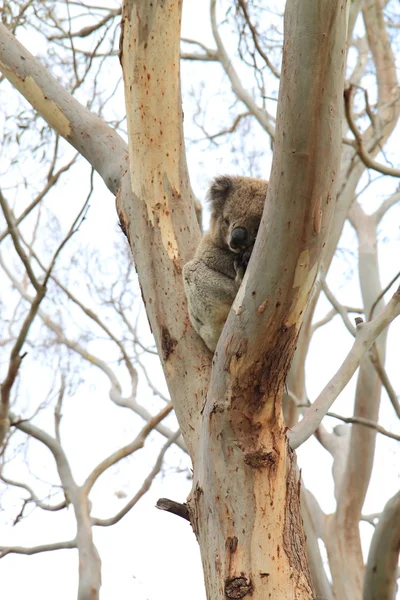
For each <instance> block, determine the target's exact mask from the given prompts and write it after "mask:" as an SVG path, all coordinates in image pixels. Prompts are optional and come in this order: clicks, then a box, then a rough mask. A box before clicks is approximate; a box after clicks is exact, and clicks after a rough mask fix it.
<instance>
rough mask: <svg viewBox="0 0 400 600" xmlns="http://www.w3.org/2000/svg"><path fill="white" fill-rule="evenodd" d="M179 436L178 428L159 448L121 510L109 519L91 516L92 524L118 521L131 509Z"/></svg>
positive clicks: (153, 477)
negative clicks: (139, 486)
mask: <svg viewBox="0 0 400 600" xmlns="http://www.w3.org/2000/svg"><path fill="white" fill-rule="evenodd" d="M179 436H180V431H179V430H178V431H176V432H175V433H174V434H173V435H172V436H171V437H170V438H169V439H168V440H167V441H166V443H165V444H164V446H163V447H162V449H161V452H160V454H159V455H158V458H157V461H156V463H155V465H154V467H153V468H152V470H151V471H150V473H149V474H148V476H147V477H146V479H145V480H144V482H143V484H142V486H141V488H140V490H139V491H138V492H137V493H136V494H135V495H134V497H133V498H132V499H131V500H130V501H129V502H128V503H127V504H126V505H125V506H124V508H123V509H122V510H120V511H119V512H118V513H117V514H116V515H114V516H113V517H110V518H109V519H96V518H93V519H92V523H93V525H98V526H100V527H108V526H109V525H114V524H115V523H118V521H120V520H121V519H122V518H123V517H124V516H125V515H126V514H127V513H128V512H129V511H130V510H131V508H132V507H133V506H135V504H136V503H137V502H138V501H139V500H140V498H141V497H142V496H143V495H144V494H145V493H146V492H147V491H148V490H149V489H150V487H151V484H152V483H153V481H154V479H155V477H156V476H157V475H158V473H159V472H160V470H161V467H162V463H163V460H164V456H165V453H166V451H167V450H168V448H169V447H170V446H171V445H172V444H174V443H176V441H177V439H178V438H179Z"/></svg>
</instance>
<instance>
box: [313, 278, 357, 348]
mask: <svg viewBox="0 0 400 600" xmlns="http://www.w3.org/2000/svg"><path fill="white" fill-rule="evenodd" d="M321 287H322V289H323V291H324V294H325V296H326V297H327V299H328V300H329V302H330V303H331V304H332V306H333V308H334V309H335V310H336V311H337V312H338V313H339V315H340V316H341V317H342V321H343V323H344V324H345V326H346V329H347V330H348V331H349V332H350V333H351V335H352V336H353V337H354V336H355V335H356V328H355V327H354V325H353V324H352V323H351V321H350V319H349V315H348V313H347V310H346V309H345V307H344V306H343V305H342V304H340V302H338V300H337V299H336V297H335V296H334V295H333V294H332V292H331V290H330V289H329V287H328V284H327V283H326V281H323V282H322V283H321Z"/></svg>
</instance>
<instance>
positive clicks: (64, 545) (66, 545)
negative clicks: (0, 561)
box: [0, 540, 77, 558]
mask: <svg viewBox="0 0 400 600" xmlns="http://www.w3.org/2000/svg"><path fill="white" fill-rule="evenodd" d="M72 548H77V543H76V540H69V541H66V542H54V543H53V544H42V545H41V546H32V547H31V548H29V547H28V548H26V547H24V546H0V558H4V556H7V554H25V555H28V556H30V555H32V554H39V553H40V552H52V551H53V550H69V549H72Z"/></svg>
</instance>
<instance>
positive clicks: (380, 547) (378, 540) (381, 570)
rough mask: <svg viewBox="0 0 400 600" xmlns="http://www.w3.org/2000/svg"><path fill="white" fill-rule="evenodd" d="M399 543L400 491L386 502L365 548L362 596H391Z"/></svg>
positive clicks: (392, 596)
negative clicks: (366, 549)
mask: <svg viewBox="0 0 400 600" xmlns="http://www.w3.org/2000/svg"><path fill="white" fill-rule="evenodd" d="M399 547H400V492H397V494H395V495H394V496H393V498H391V499H390V500H389V502H388V503H387V504H386V506H385V508H384V509H383V511H382V514H381V515H380V518H379V521H378V523H377V525H376V527H375V531H374V535H373V536H372V540H371V546H370V549H369V554H368V560H367V565H366V568H365V579H364V589H363V600H374V599H375V598H394V597H395V595H396V579H397V576H398V566H397V565H398V559H399Z"/></svg>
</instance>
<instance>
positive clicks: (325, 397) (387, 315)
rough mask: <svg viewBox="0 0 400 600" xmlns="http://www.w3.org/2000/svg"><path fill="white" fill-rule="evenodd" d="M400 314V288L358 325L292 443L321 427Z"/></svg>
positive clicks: (291, 434) (297, 427) (292, 433)
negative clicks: (349, 348) (364, 361)
mask: <svg viewBox="0 0 400 600" xmlns="http://www.w3.org/2000/svg"><path fill="white" fill-rule="evenodd" d="M399 314H400V288H399V289H398V290H397V292H396V293H395V294H394V296H393V298H392V299H391V300H390V302H389V303H388V304H387V306H386V307H385V308H384V309H383V310H382V312H381V313H380V314H379V315H378V316H377V317H375V319H373V320H372V321H369V322H367V323H362V324H359V325H358V326H357V332H356V339H355V341H354V344H353V346H352V348H351V350H350V352H349V353H348V355H347V357H346V358H345V360H344V362H343V363H342V366H341V367H340V368H339V370H338V371H337V373H336V374H335V375H334V376H333V377H332V379H331V380H330V382H329V383H328V384H327V385H326V386H325V388H324V389H323V390H322V392H321V393H320V395H319V396H318V398H317V399H316V400H315V402H314V403H313V404H312V405H311V406H310V408H309V409H308V410H307V411H306V412H305V415H304V417H303V419H302V420H301V421H300V423H298V424H297V425H295V426H294V427H293V429H292V430H290V431H288V432H287V437H288V439H289V443H290V446H291V447H292V448H293V449H294V450H295V449H296V448H298V447H299V446H300V445H301V444H303V443H304V442H305V441H306V440H307V439H308V438H309V437H310V436H311V435H312V434H313V433H314V431H315V430H316V429H317V427H318V425H319V424H320V423H321V421H322V419H323V418H324V416H325V414H326V413H327V412H328V410H329V408H330V407H331V406H332V404H333V402H334V401H335V400H336V398H337V397H338V395H339V394H340V392H341V391H342V390H343V389H344V388H345V386H346V385H347V383H348V382H349V381H350V379H351V377H352V376H353V375H354V373H355V371H356V369H357V368H358V366H359V365H360V362H361V361H362V359H363V357H364V356H365V354H366V352H367V351H368V350H369V348H370V347H371V346H372V344H373V343H374V341H375V340H376V338H377V337H378V336H379V334H380V333H382V331H383V330H384V329H385V328H386V327H387V326H388V325H389V323H391V322H392V321H393V320H394V319H395V318H396V317H397V316H398V315H399Z"/></svg>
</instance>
